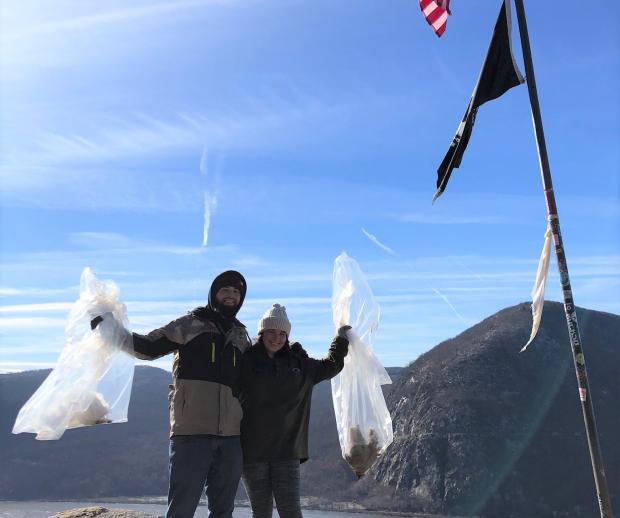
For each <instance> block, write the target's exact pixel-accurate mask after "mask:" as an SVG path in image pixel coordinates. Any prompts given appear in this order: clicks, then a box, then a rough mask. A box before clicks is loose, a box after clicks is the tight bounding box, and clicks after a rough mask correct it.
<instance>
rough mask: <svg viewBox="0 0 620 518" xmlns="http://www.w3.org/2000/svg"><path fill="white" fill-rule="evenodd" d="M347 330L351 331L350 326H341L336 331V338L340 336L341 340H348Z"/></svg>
mask: <svg viewBox="0 0 620 518" xmlns="http://www.w3.org/2000/svg"><path fill="white" fill-rule="evenodd" d="M349 329H352V328H351V326H341V327H339V328H338V331H337V333H336V334H337V335H338V336H341V337H342V338H346V339H347V340H348V337H347V331H348V330H349Z"/></svg>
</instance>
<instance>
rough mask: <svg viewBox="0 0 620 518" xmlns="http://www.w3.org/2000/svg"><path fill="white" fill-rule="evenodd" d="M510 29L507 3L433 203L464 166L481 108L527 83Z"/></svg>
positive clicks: (440, 174) (440, 171)
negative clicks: (463, 159) (512, 41)
mask: <svg viewBox="0 0 620 518" xmlns="http://www.w3.org/2000/svg"><path fill="white" fill-rule="evenodd" d="M510 27H511V22H510V0H504V2H502V7H501V9H500V11H499V16H498V17H497V23H496V24H495V29H494V31H493V37H492V38H491V43H490V44H489V50H488V51H487V56H486V58H485V60H484V64H483V65H482V70H481V72H480V77H478V82H477V83H476V87H475V88H474V93H473V94H472V96H471V99H470V100H469V105H468V106H467V110H466V111H465V116H464V117H463V120H462V121H461V123H460V124H459V127H458V130H457V131H456V135H455V136H454V139H453V140H452V144H450V149H448V152H447V153H446V156H445V157H444V159H443V161H442V162H441V165H440V166H439V169H437V192H436V193H435V196H434V197H433V201H435V200H436V199H437V198H438V197H439V196H440V195H441V193H442V192H443V191H444V189H445V188H446V185H447V184H448V180H449V179H450V174H451V173H452V170H453V169H454V168H455V167H458V166H459V165H461V159H462V158H463V153H464V152H465V148H466V147H467V143H468V142H469V137H470V136H471V131H472V129H473V127H474V121H475V120H476V113H477V111H478V107H480V106H482V105H483V104H484V103H485V102H487V101H492V100H493V99H497V98H498V97H499V96H500V95H502V94H503V93H504V92H506V91H508V90H510V89H511V88H512V87H513V86H518V85H520V84H521V83H523V82H524V81H525V79H524V78H523V76H522V75H521V73H520V72H519V69H518V68H517V64H516V62H515V60H514V56H513V55H512V47H511V44H510Z"/></svg>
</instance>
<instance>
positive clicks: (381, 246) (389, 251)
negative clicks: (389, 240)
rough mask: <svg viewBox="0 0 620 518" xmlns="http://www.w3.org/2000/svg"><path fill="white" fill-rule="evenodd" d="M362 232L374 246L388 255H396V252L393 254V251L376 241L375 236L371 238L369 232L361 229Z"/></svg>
mask: <svg viewBox="0 0 620 518" xmlns="http://www.w3.org/2000/svg"><path fill="white" fill-rule="evenodd" d="M362 232H363V233H364V235H365V236H366V237H367V238H368V239H370V240H371V241H372V242H373V243H374V244H375V245H377V246H378V247H379V248H382V249H383V250H385V251H386V252H388V253H389V254H392V255H396V252H394V250H392V249H391V248H390V247H389V246H386V245H384V244H383V243H382V242H381V241H379V240H378V239H377V237H376V236H373V235H372V234H371V233H370V232H366V229H365V228H363V227H362Z"/></svg>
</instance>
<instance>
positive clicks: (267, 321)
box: [258, 304, 291, 336]
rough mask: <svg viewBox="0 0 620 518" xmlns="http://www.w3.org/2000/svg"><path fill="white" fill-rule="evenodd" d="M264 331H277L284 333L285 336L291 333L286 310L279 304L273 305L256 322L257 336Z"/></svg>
mask: <svg viewBox="0 0 620 518" xmlns="http://www.w3.org/2000/svg"><path fill="white" fill-rule="evenodd" d="M265 329H277V330H278V331H284V332H285V333H286V336H288V335H289V334H290V333H291V323H290V322H289V320H288V317H287V316H286V308H285V307H284V306H280V304H274V305H273V307H272V308H270V309H268V310H267V312H266V313H265V314H264V315H263V318H261V319H260V320H259V321H258V334H259V335H260V334H261V333H262V332H263V331H264V330H265Z"/></svg>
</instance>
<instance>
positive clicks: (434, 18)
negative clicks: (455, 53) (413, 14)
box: [420, 0, 450, 36]
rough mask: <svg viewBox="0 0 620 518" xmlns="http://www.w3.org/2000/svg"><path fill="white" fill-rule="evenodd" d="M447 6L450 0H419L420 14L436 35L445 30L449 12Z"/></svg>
mask: <svg viewBox="0 0 620 518" xmlns="http://www.w3.org/2000/svg"><path fill="white" fill-rule="evenodd" d="M449 6H450V0H420V9H422V14H424V18H426V21H427V22H428V23H429V25H430V26H431V27H432V28H433V30H434V31H435V34H437V36H441V35H442V34H443V33H444V31H445V30H446V24H447V22H448V15H449V14H450V8H449Z"/></svg>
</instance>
